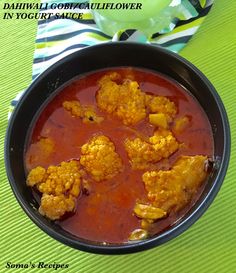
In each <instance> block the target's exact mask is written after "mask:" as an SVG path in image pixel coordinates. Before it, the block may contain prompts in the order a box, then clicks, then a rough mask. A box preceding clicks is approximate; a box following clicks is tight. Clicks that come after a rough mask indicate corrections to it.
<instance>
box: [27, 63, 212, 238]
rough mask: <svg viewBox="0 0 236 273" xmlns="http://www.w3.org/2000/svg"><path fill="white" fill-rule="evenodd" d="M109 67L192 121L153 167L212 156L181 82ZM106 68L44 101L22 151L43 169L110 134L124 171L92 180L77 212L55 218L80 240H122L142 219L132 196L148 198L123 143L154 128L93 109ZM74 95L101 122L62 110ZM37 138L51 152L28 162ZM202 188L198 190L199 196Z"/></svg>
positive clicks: (164, 222) (206, 130)
mask: <svg viewBox="0 0 236 273" xmlns="http://www.w3.org/2000/svg"><path fill="white" fill-rule="evenodd" d="M109 71H111V69H109ZM112 71H117V72H118V73H120V74H121V75H122V76H124V77H125V75H126V74H127V71H129V72H130V71H132V74H133V75H134V78H135V80H136V81H137V82H138V83H139V84H140V88H141V89H142V90H143V91H145V92H147V93H152V94H154V95H161V96H167V97H168V98H169V99H171V100H172V101H174V102H175V104H176V105H177V108H178V113H177V115H176V118H178V117H182V116H185V115H187V116H188V117H189V118H190V120H191V124H190V126H189V127H188V128H187V129H185V130H184V131H183V132H182V133H181V134H179V135H178V134H175V137H176V138H177V140H178V141H179V142H180V143H185V146H184V147H182V148H180V149H179V150H178V151H177V152H176V153H174V154H173V155H172V156H171V157H170V158H169V160H162V161H160V162H159V163H157V164H156V167H155V168H156V169H168V168H170V167H171V166H172V164H173V163H174V161H175V160H176V159H177V158H178V157H179V156H180V155H198V154H199V155H207V156H212V154H213V136H212V132H211V127H210V124H209V121H208V119H207V117H206V114H205V113H204V112H203V110H202V108H201V107H200V105H199V104H198V102H197V101H196V99H195V98H193V97H192V96H191V95H190V94H189V93H188V92H187V91H186V90H185V89H184V88H183V87H181V86H180V85H179V84H178V83H176V82H175V81H173V80H171V79H169V78H167V77H165V76H163V75H161V74H158V73H153V72H151V71H148V70H143V69H136V68H135V69H130V68H115V69H112ZM107 72H108V70H103V71H97V72H94V73H92V74H88V75H84V76H83V77H80V78H77V79H75V80H74V81H73V82H72V83H70V84H69V85H68V86H67V87H65V88H64V89H63V90H62V91H61V92H59V94H58V95H57V96H56V97H55V98H53V99H52V100H51V101H50V102H49V103H48V104H47V105H46V107H45V108H44V110H43V111H42V112H41V114H40V115H39V118H38V120H37V122H36V124H35V126H34V128H33V131H32V135H31V139H30V141H29V145H28V148H27V153H26V169H27V170H28V171H29V170H31V169H32V168H34V167H37V166H39V165H40V166H42V167H45V168H46V167H48V166H49V165H58V164H60V163H61V162H62V161H67V160H68V161H69V160H71V159H78V160H79V158H80V149H81V146H82V145H83V144H85V143H86V142H88V140H89V139H90V138H91V137H92V136H94V135H97V134H103V135H106V136H108V137H109V138H110V139H111V140H112V141H113V143H114V144H115V146H116V151H117V152H118V153H119V155H120V156H121V158H122V161H123V164H124V166H125V169H124V171H123V172H122V173H120V174H118V175H117V176H115V177H114V178H112V179H110V180H108V181H102V182H95V181H93V183H91V191H90V192H89V194H81V195H80V196H79V198H78V203H77V208H76V212H75V214H73V215H72V216H70V217H68V218H66V219H64V220H60V221H58V222H57V223H58V224H59V225H60V226H61V227H62V228H63V229H65V230H67V231H68V232H70V233H72V234H74V235H76V236H78V237H81V238H84V239H89V240H92V241H98V242H107V243H123V242H127V240H128V237H129V235H130V233H131V232H132V231H133V230H135V229H137V228H140V224H141V220H139V219H138V218H137V217H136V216H135V215H134V214H133V208H134V205H135V202H136V200H138V199H141V200H143V199H145V197H146V192H145V188H144V185H143V182H142V174H143V173H144V171H138V170H135V171H134V170H132V169H131V166H130V164H129V159H128V157H127V154H126V151H125V149H124V145H123V143H124V140H125V139H126V138H127V137H134V136H136V134H135V130H138V131H140V132H141V133H142V134H144V135H147V136H151V135H152V134H153V132H154V127H153V126H152V125H150V124H149V123H148V120H147V119H145V120H144V121H142V122H140V123H139V124H138V125H136V126H132V127H130V126H129V127H127V126H125V125H123V123H122V122H121V121H120V120H118V119H117V118H115V117H113V116H109V115H107V114H106V113H103V112H101V111H100V110H99V109H98V108H97V106H96V97H95V96H96V92H97V91H98V85H97V81H98V80H99V79H100V78H101V77H102V76H103V75H104V74H106V73H107ZM76 99H79V100H80V102H81V104H82V105H94V106H95V109H96V111H97V113H98V115H99V116H103V117H104V121H103V122H102V123H100V124H94V123H93V124H84V123H83V122H82V121H81V119H79V118H76V117H72V116H70V115H69V114H68V112H66V111H65V110H64V109H63V107H62V103H63V102H64V101H66V100H76ZM41 137H45V138H46V137H49V138H51V139H53V141H54V143H55V152H54V153H53V154H52V155H51V156H49V157H48V158H43V155H42V156H39V157H38V158H39V160H38V161H37V162H31V160H30V158H31V156H32V155H34V153H35V152H36V151H35V146H34V143H36V142H37V141H38V140H39V139H40V138H41ZM37 152H38V150H37ZM203 186H204V185H203ZM200 193H201V189H199V193H198V196H199V195H200ZM198 196H195V198H194V200H192V202H191V204H189V205H188V206H187V207H185V208H184V209H183V210H182V211H180V212H179V213H177V214H171V215H169V216H168V217H167V218H165V219H161V220H159V221H157V222H156V223H155V224H154V225H153V227H152V229H151V230H150V233H151V235H153V234H156V233H160V232H161V231H163V230H164V229H166V228H167V227H169V226H170V225H172V224H173V223H174V222H176V221H177V220H178V219H179V218H181V217H182V216H183V215H184V214H185V213H186V212H187V211H188V210H189V209H190V207H191V206H192V205H193V203H194V202H195V201H196V199H197V198H198Z"/></svg>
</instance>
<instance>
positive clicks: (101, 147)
mask: <svg viewBox="0 0 236 273" xmlns="http://www.w3.org/2000/svg"><path fill="white" fill-rule="evenodd" d="M81 152H82V155H81V158H80V163H81V165H82V166H84V167H85V169H86V171H87V172H88V173H89V174H90V175H91V176H92V177H93V179H94V180H96V181H101V180H104V179H110V178H112V177H114V176H115V175H116V174H118V173H119V172H120V171H121V170H122V161H121V158H120V156H119V155H118V154H117V153H116V151H115V145H114V144H113V143H112V142H111V141H110V140H109V138H108V137H106V136H104V135H101V136H95V137H93V138H92V139H91V140H90V141H89V142H88V143H86V144H84V145H83V146H82V148H81Z"/></svg>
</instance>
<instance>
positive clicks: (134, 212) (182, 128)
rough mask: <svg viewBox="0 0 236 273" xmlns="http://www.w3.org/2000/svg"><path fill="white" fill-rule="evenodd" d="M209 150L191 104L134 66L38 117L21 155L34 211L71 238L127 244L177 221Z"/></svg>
mask: <svg viewBox="0 0 236 273" xmlns="http://www.w3.org/2000/svg"><path fill="white" fill-rule="evenodd" d="M213 154H214V141H213V134H212V130H211V126H210V123H209V121H208V118H207V116H206V114H205V113H204V111H203V109H202V108H201V106H200V104H199V103H198V102H197V100H196V99H195V98H194V97H193V96H192V95H191V94H190V93H189V92H188V91H187V90H186V89H184V87H182V86H181V85H180V84H178V83H177V82H175V81H174V80H172V79H170V78H169V77H167V76H164V75H163V74H161V73H157V72H153V71H151V70H147V69H140V68H134V67H120V68H117V67H116V68H114V69H103V70H98V71H95V72H93V73H88V74H85V75H83V76H79V77H77V78H75V79H73V80H72V81H70V83H69V84H67V85H66V86H65V87H63V89H62V90H60V92H58V93H57V95H56V96H54V97H53V99H51V100H50V101H49V102H48V103H47V105H46V106H45V107H44V108H43V110H42V111H41V113H40V115H39V117H38V118H37V120H36V122H35V125H34V127H33V129H32V132H31V134H30V138H29V141H28V143H27V147H26V153H25V168H26V175H27V180H26V183H27V185H28V186H29V187H31V188H32V191H33V194H34V196H35V198H36V199H37V200H38V202H39V212H40V214H42V215H43V216H44V217H46V218H47V219H50V220H52V221H55V222H56V223H57V224H58V225H59V226H61V227H62V228H63V229H64V230H66V231H68V232H69V233H71V234H73V235H75V236H77V237H78V238H83V239H87V240H90V241H94V242H101V243H103V244H113V243H127V242H135V241H139V240H144V239H146V238H150V237H152V236H154V235H156V234H160V233H161V232H163V231H164V230H166V229H167V228H169V227H170V226H172V225H174V224H175V223H176V222H177V221H179V220H180V219H181V218H182V217H183V216H184V215H185V214H186V213H187V212H188V211H189V210H190V209H191V207H192V206H193V205H194V203H195V202H196V201H197V200H198V198H199V196H200V195H201V193H202V191H203V189H204V187H205V185H206V183H207V178H208V175H209V173H210V167H211V165H212V161H211V159H212V157H213Z"/></svg>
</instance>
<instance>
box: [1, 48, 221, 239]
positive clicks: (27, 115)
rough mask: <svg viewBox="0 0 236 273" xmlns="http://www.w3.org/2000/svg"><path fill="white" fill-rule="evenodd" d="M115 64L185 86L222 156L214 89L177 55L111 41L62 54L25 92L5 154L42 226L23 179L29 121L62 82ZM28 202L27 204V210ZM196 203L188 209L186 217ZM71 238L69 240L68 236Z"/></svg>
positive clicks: (21, 197) (24, 199)
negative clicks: (199, 109) (206, 120)
mask: <svg viewBox="0 0 236 273" xmlns="http://www.w3.org/2000/svg"><path fill="white" fill-rule="evenodd" d="M115 66H118V67H119V66H131V67H132V66H133V67H139V68H145V69H151V70H154V71H157V72H161V73H163V74H164V75H167V76H169V77H170V78H173V79H175V80H176V81H177V82H179V83H180V84H181V85H182V86H184V87H185V88H186V89H187V90H189V91H190V92H191V93H192V94H193V96H194V97H195V98H196V99H197V100H198V101H199V103H200V104H201V106H202V107H203V109H204V110H205V112H206V114H207V116H208V119H209V121H210V124H211V126H212V131H213V136H214V155H215V156H219V157H220V158H222V157H223V154H224V143H225V134H224V127H223V119H222V115H221V113H220V112H219V108H218V102H217V100H216V98H215V97H214V95H213V93H211V92H209V84H208V82H207V81H206V82H203V81H202V79H201V75H200V74H198V73H195V72H194V71H193V70H191V69H189V67H188V65H187V64H183V63H182V62H181V61H180V60H179V59H177V58H173V55H168V54H167V53H166V52H165V51H162V50H160V51H158V50H156V48H154V47H148V48H147V47H142V46H137V47H135V48H134V47H133V46H132V45H130V46H129V45H126V46H125V47H121V46H120V45H113V46H112V47H109V46H107V47H97V48H96V50H94V49H93V47H90V48H87V49H86V50H82V51H80V52H77V53H75V54H72V55H71V56H69V57H67V58H66V59H65V60H63V61H61V62H59V63H58V64H57V65H56V67H55V66H54V67H53V68H49V69H48V71H47V72H46V73H44V74H42V75H41V76H39V78H38V79H36V80H35V82H34V83H33V84H32V85H31V86H30V87H29V89H28V90H27V92H28V95H27V96H25V97H24V98H23V99H22V100H21V101H20V102H19V105H18V107H17V108H16V109H15V113H14V114H13V118H12V121H11V123H10V126H9V129H8V140H7V145H6V156H7V158H8V159H9V160H8V165H7V168H8V175H9V179H10V181H11V182H12V181H15V183H13V184H12V187H13V190H14V192H15V193H16V192H18V194H17V197H18V200H19V201H20V202H22V203H23V204H22V205H23V206H26V207H27V209H28V210H34V213H36V214H37V217H40V218H41V219H40V220H41V221H43V223H44V224H45V225H48V226H51V225H52V223H51V222H49V221H48V220H46V219H45V218H44V217H42V216H41V215H39V214H38V213H37V212H35V209H33V207H35V206H36V201H35V200H34V197H33V195H32V193H31V189H29V188H28V187H27V186H26V183H25V180H26V177H25V173H24V147H25V144H26V143H25V142H26V139H27V135H28V132H29V131H31V129H32V128H31V126H32V120H33V119H35V118H36V116H37V115H38V112H39V110H40V108H41V106H42V105H43V103H44V102H45V100H47V99H48V97H49V96H51V95H52V94H53V93H54V92H55V91H56V90H57V88H58V87H60V86H61V85H62V84H64V83H66V82H67V81H69V80H71V79H72V78H73V77H75V76H77V75H80V74H84V73H88V72H91V71H94V70H98V69H104V68H109V67H115ZM217 175H218V170H215V171H214V173H213V174H212V177H213V178H215V177H216V176H217ZM211 180H212V179H211ZM211 186H212V183H208V184H207V186H206V188H205V190H204V193H203V195H202V196H201V198H200V200H199V201H198V202H197V204H196V205H195V206H197V205H198V204H199V202H201V200H203V198H204V197H205V195H206V194H207V193H208V192H209V189H210V188H211ZM29 204H30V206H31V208H29ZM195 206H194V207H193V208H192V210H191V211H190V212H189V213H188V214H189V215H190V214H191V212H192V211H193V210H194V208H195ZM186 217H188V215H186ZM53 225H54V224H53ZM54 228H55V229H56V230H57V231H59V232H61V233H64V234H65V235H67V236H68V233H67V232H65V231H63V230H61V229H60V228H58V226H56V225H54ZM70 236H71V238H72V239H73V236H72V235H70Z"/></svg>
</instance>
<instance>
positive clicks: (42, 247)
mask: <svg viewBox="0 0 236 273" xmlns="http://www.w3.org/2000/svg"><path fill="white" fill-rule="evenodd" d="M24 2H30V1H28V0H27V1H26V0H25V1H24ZM0 10H2V2H1V3H0ZM235 13H236V1H235V0H227V1H226V0H225V1H223V0H215V4H214V6H213V8H212V11H211V13H210V14H209V15H208V17H207V19H206V20H205V21H204V23H203V25H202V27H201V28H200V30H199V32H198V33H197V34H196V35H195V36H194V38H193V39H192V40H191V41H190V43H189V44H188V46H187V47H186V48H185V49H184V50H183V51H182V52H181V55H183V56H184V57H186V58H187V59H188V60H190V61H192V62H193V63H194V64H195V65H196V66H197V67H198V68H200V69H201V70H202V71H203V72H204V73H205V74H206V76H207V77H208V78H209V79H210V80H211V81H212V83H213V84H214V85H215V87H216V89H217V90H218V92H219V94H220V96H221V97H222V99H223V102H224V103H225V106H226V109H227V112H228V115H229V120H230V125H231V133H232V152H231V161H230V166H229V170H228V173H227V176H226V179H225V181H224V184H223V187H222V188H221V190H220V192H219V194H218V196H217V198H216V199H215V201H214V203H213V204H212V205H211V207H210V208H209V209H208V211H207V212H206V213H205V214H204V215H203V217H201V219H200V220H199V221H198V222H197V223H195V224H194V225H193V226H192V227H191V228H190V229H189V230H188V231H186V232H185V233H183V234H182V235H181V236H179V237H178V238H176V239H174V240H172V241H170V242H168V243H166V244H165V245H162V246H160V247H157V248H155V249H151V250H148V251H145V252H141V253H137V254H130V255H125V256H101V255H95V254H88V253H84V252H80V251H78V250H74V249H72V248H69V247H67V246H64V245H63V244H61V243H59V242H57V241H55V240H53V239H52V238H50V237H48V236H47V235H46V234H45V233H44V232H43V231H41V230H40V229H39V228H38V227H36V226H35V225H34V224H33V223H32V222H31V220H29V218H28V217H27V216H26V215H25V213H24V212H23V211H22V209H21V208H20V206H19V205H18V203H17V201H16V200H15V197H14V196H13V194H12V191H11V189H10V186H9V183H8V180H7V178H6V174H5V169H4V158H3V144H4V136H5V130H6V126H7V112H8V106H9V104H10V101H11V100H12V99H13V98H14V97H15V95H16V93H17V92H18V91H19V90H22V89H24V88H25V87H27V85H28V84H29V83H30V81H31V67H32V59H33V51H34V38H35V33H36V22H34V21H32V20H30V21H27V20H26V21H25V20H22V21H11V20H1V22H0V38H1V47H0V62H1V63H0V109H1V115H0V144H1V149H0V183H1V184H0V187H1V189H0V217H1V218H0V223H1V225H0V253H1V255H0V272H14V273H15V272H46V273H48V272H54V271H55V269H53V268H51V269H50V268H48V269H46V268H45V269H27V268H26V269H9V268H8V269H7V268H6V265H7V262H11V263H25V264H27V263H30V262H33V263H37V262H45V263H50V264H53V263H54V262H56V263H60V264H63V263H64V264H69V268H67V269H57V272H71V273H77V272H78V273H80V272H81V273H82V272H85V273H100V272H102V273H108V272H109V273H124V272H130V273H133V272H137V273H139V272H140V273H141V272H142V273H143V272H145V273H149V272H150V273H156V272H162V273H169V272H171V273H172V272H173V273H178V272H179V273H180V272H181V273H189V272H191V273H195V272H196V273H199V272H200V273H205V272H207V273H212V272H214V273H215V272H216V273H226V272H227V273H228V272H229V273H231V272H236V235H235V231H236V216H235V214H236V196H235V195H236V186H235V185H234V184H235V183H236V181H235V179H236V169H235V166H236V147H235V146H236V144H235V139H236V109H235V108H236V80H235V79H236V69H235V66H236V32H235V29H236V20H235ZM0 17H2V14H0Z"/></svg>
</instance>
